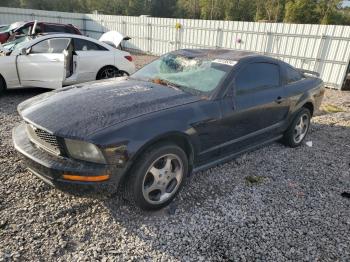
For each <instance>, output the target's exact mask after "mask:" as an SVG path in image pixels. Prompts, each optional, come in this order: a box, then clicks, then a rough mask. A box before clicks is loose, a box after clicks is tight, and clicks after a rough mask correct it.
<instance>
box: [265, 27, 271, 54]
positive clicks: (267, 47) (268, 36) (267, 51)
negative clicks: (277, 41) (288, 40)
mask: <svg viewBox="0 0 350 262" xmlns="http://www.w3.org/2000/svg"><path fill="white" fill-rule="evenodd" d="M272 43H273V33H272V32H266V38H265V50H264V54H267V55H268V54H270V53H271V51H272Z"/></svg>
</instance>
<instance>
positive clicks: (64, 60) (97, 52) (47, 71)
mask: <svg viewBox="0 0 350 262" xmlns="http://www.w3.org/2000/svg"><path fill="white" fill-rule="evenodd" d="M118 39H119V38H118ZM105 40H106V39H105ZM107 40H108V39H107ZM114 40H115V39H114ZM120 41H122V40H120ZM106 42H108V41H106ZM111 42H113V39H111ZM113 44H114V45H115V46H119V44H120V43H116V42H113ZM134 71H135V65H134V63H133V62H132V57H131V55H130V53H128V52H125V51H122V50H119V49H116V48H114V47H113V46H111V44H107V43H104V42H102V41H98V40H95V39H92V38H89V37H85V36H80V35H72V34H52V35H45V36H39V37H37V38H35V39H32V40H29V41H24V42H22V43H19V44H17V45H16V46H15V48H14V50H13V51H12V53H11V54H10V55H7V56H0V93H1V91H3V90H5V89H6V88H7V89H10V88H23V87H43V88H50V89H57V88H60V87H62V86H67V85H71V84H76V83H82V82H88V81H93V80H99V79H105V78H111V77H119V76H124V75H130V74H132V73H134Z"/></svg>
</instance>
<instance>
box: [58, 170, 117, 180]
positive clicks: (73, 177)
mask: <svg viewBox="0 0 350 262" xmlns="http://www.w3.org/2000/svg"><path fill="white" fill-rule="evenodd" d="M109 177H110V174H109V173H107V172H106V173H103V174H101V175H99V176H79V175H75V174H72V173H67V172H65V173H63V179H65V180H71V181H80V182H101V181H106V180H108V179H109Z"/></svg>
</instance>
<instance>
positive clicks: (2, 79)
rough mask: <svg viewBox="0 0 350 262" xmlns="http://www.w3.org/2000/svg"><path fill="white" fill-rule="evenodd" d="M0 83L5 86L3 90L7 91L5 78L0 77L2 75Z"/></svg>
mask: <svg viewBox="0 0 350 262" xmlns="http://www.w3.org/2000/svg"><path fill="white" fill-rule="evenodd" d="M0 81H2V82H3V83H4V85H5V87H4V89H5V90H6V89H7V83H6V80H5V77H3V76H2V74H0Z"/></svg>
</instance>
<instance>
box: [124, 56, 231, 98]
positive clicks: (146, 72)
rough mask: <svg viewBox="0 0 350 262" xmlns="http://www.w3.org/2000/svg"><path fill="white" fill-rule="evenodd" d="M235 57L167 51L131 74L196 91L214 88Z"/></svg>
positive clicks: (202, 91)
mask: <svg viewBox="0 0 350 262" xmlns="http://www.w3.org/2000/svg"><path fill="white" fill-rule="evenodd" d="M235 63H236V61H227V60H220V59H210V58H203V57H200V58H196V57H194V58H193V57H185V56H179V55H174V54H167V55H164V56H162V57H160V58H159V59H157V60H155V61H153V62H152V63H150V64H148V65H146V66H145V67H143V68H142V69H140V70H139V71H137V72H136V73H135V74H133V75H132V76H131V78H134V79H140V80H145V81H152V82H154V83H158V84H165V85H173V86H175V87H178V88H180V89H183V90H184V91H188V92H190V93H194V94H198V93H199V94H207V93H210V92H211V91H213V90H214V89H215V88H216V87H217V86H218V85H219V83H220V82H221V81H222V80H223V79H224V78H225V77H226V75H227V74H228V72H230V71H231V70H232V67H233V66H234V65H235Z"/></svg>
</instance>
